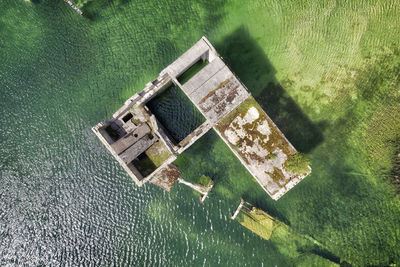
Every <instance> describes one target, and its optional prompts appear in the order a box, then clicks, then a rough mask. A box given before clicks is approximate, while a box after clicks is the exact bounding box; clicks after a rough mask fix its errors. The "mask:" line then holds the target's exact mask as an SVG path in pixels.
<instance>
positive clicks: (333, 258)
mask: <svg viewBox="0 0 400 267" xmlns="http://www.w3.org/2000/svg"><path fill="white" fill-rule="evenodd" d="M36 2H37V3H35V4H28V3H26V2H25V1H11V0H6V1H1V2H0V36H1V39H0V59H1V60H0V88H2V90H3V91H2V93H3V97H2V98H1V100H0V101H1V104H2V107H3V108H2V109H1V110H0V112H1V115H2V116H0V122H1V124H2V125H3V126H2V127H1V128H0V136H1V140H2V141H3V140H4V141H3V142H2V145H1V146H0V147H1V148H0V157H1V158H2V162H1V172H2V175H1V176H0V182H1V183H2V184H4V187H3V188H2V189H0V191H1V192H0V193H1V196H2V201H1V203H0V235H1V237H2V238H1V240H0V263H1V265H10V264H19V265H24V264H26V265H80V264H81V265H90V264H94V265H102V266H109V265H112V264H114V265H123V264H125V265H150V266H154V265H156V266H157V265H159V266H168V265H172V266H188V265H193V266H215V265H217V264H218V265H221V266H223V265H225V266H260V265H262V264H264V266H274V265H277V266H298V265H300V264H304V265H305V266H324V264H325V263H326V262H325V260H328V259H329V261H330V262H334V263H341V264H342V265H345V264H349V265H353V266H388V265H390V264H393V265H399V264H400V250H399V247H400V230H399V225H400V196H399V186H398V182H397V181H398V176H399V172H398V154H399V148H398V140H399V129H400V105H399V102H400V77H399V75H400V71H399V70H400V51H399V50H400V6H399V5H398V1H395V0H393V1H391V0H377V1H367V0H361V1H333V0H332V1H330V0H328V1H311V0H301V1H300V0H299V1H269V0H267V1H264V0H254V1H233V0H228V1H219V0H217V1H215V0H214V1H186V0H185V1H183V0H174V1H172V0H158V1H153V0H150V1H129V0H119V1H108V0H107V1H106V0H91V1H87V2H86V1H74V3H76V4H77V5H79V4H85V5H84V6H83V7H82V10H83V12H84V13H85V14H86V16H84V17H81V16H79V15H77V14H76V12H74V11H73V10H72V9H71V8H69V7H68V5H67V4H66V3H64V1H50V0H40V1H36ZM202 35H206V36H207V38H208V39H209V40H210V41H211V42H212V43H213V44H214V45H215V47H216V49H217V51H218V52H219V53H220V54H221V56H222V57H223V58H224V60H225V61H226V62H227V63H228V64H229V66H230V68H231V69H232V70H233V71H234V72H235V74H236V75H237V76H238V77H239V78H240V80H241V81H242V82H243V83H244V84H245V85H246V86H247V87H248V89H249V90H250V91H251V93H252V95H253V96H254V97H255V99H256V100H257V102H258V103H259V104H260V105H261V107H262V108H263V109H264V110H265V111H266V113H267V114H268V115H269V116H270V117H271V119H272V120H273V121H274V122H275V123H276V125H277V126H278V128H279V129H280V130H281V131H282V132H283V133H284V134H285V136H286V137H287V138H288V140H289V141H290V142H291V143H292V144H293V145H294V147H295V148H296V149H297V150H298V151H299V152H301V153H303V154H305V155H306V156H307V158H309V160H310V161H311V163H312V174H311V175H310V176H308V177H307V178H306V179H304V180H303V181H302V182H300V183H299V184H298V185H297V186H296V187H294V188H293V189H291V190H290V191H289V192H288V193H287V194H286V195H285V196H283V197H282V198H281V199H280V200H279V201H273V200H272V199H270V198H269V197H268V195H267V194H266V193H265V192H264V191H263V190H262V189H261V188H260V186H259V185H258V183H257V182H256V181H255V180H254V179H253V178H252V177H251V175H250V174H249V173H248V172H247V170H246V169H244V167H243V166H242V165H241V164H240V162H239V161H238V160H237V159H236V157H235V156H234V155H233V154H232V152H231V151H230V150H229V148H228V147H227V146H226V145H225V143H224V142H222V140H220V138H219V137H218V136H217V135H216V134H215V133H214V132H213V131H210V132H209V133H207V134H206V135H205V136H204V137H203V138H201V139H200V140H198V141H197V142H196V144H194V145H193V146H192V147H191V148H190V149H188V150H187V151H185V153H183V154H182V155H181V156H180V157H179V158H178V160H177V161H176V163H177V165H179V167H180V169H181V171H182V176H183V177H184V178H185V179H188V180H192V181H193V182H198V179H199V177H201V176H202V175H206V176H208V177H210V178H211V179H212V180H213V181H214V182H215V186H214V188H213V191H211V194H210V195H209V198H207V200H206V201H205V202H204V203H203V204H199V201H198V196H196V195H195V194H194V193H193V192H191V190H188V189H187V188H183V187H182V186H180V185H176V186H175V187H174V189H173V190H172V191H171V193H170V194H167V193H164V192H163V191H162V190H161V189H158V188H155V187H153V186H152V185H148V186H145V187H141V188H135V187H133V182H132V181H130V180H129V178H128V177H127V175H126V174H125V173H124V171H123V170H122V169H120V168H119V167H118V166H117V164H116V163H115V162H114V160H113V159H112V156H111V155H108V154H107V153H106V151H105V150H103V149H102V148H101V147H100V145H99V143H98V142H97V140H96V137H95V136H94V135H93V134H92V133H91V131H90V128H91V127H92V126H93V125H94V124H95V123H96V122H97V121H101V120H103V119H105V118H107V117H110V116H111V114H112V113H113V112H114V111H115V110H116V109H117V108H118V107H120V106H121V104H122V103H123V102H124V101H125V100H126V99H127V98H128V97H130V96H131V95H132V94H134V93H135V92H139V91H140V90H142V89H143V87H144V85H145V84H146V83H147V82H148V81H151V80H152V79H153V78H155V77H156V76H157V74H158V72H159V71H160V70H161V69H163V67H165V66H166V65H168V64H169V63H171V62H172V61H173V60H174V59H175V58H176V57H177V56H179V55H180V54H181V53H182V52H183V51H186V49H187V48H188V47H190V46H191V45H193V44H194V43H195V42H196V41H197V40H198V39H199V38H200V37H201V36H202ZM185 119H187V118H185ZM240 197H243V198H244V199H246V200H247V201H249V202H250V203H253V204H254V205H255V206H257V207H259V208H260V209H262V210H264V211H266V212H267V213H268V214H270V215H271V216H273V217H274V218H277V219H278V220H279V221H281V222H282V223H284V224H285V225H287V226H288V227H290V228H291V229H292V230H293V231H294V232H296V233H297V234H299V235H302V236H310V237H311V238H312V239H313V240H315V241H316V242H318V244H319V245H318V246H314V245H313V242H311V241H309V240H308V241H300V240H299V239H298V238H297V237H296V235H292V234H287V232H282V233H281V232H278V231H276V232H275V233H274V234H273V235H271V238H270V239H269V240H268V241H267V240H264V239H262V238H260V237H259V236H257V235H255V234H253V233H251V232H250V231H247V230H246V229H243V227H242V226H241V225H240V224H239V223H237V222H235V221H232V220H230V216H231V215H232V213H233V211H234V209H235V208H236V207H237V202H238V199H239V198H240ZM13 222H18V223H13ZM275 234H276V238H274V235H275ZM278 237H279V238H278ZM301 240H304V239H303V238H302V239H301ZM305 240H307V239H305ZM301 242H306V244H305V245H304V246H303V245H301V244H303V243H301ZM309 242H310V243H309ZM318 247H323V250H320V249H318ZM315 254H317V255H320V257H318V258H316V257H314V256H312V255H315Z"/></svg>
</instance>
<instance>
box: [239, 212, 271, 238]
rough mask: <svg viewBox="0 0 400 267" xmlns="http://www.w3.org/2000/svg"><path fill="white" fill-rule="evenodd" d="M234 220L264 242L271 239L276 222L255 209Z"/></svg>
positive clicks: (241, 214)
mask: <svg viewBox="0 0 400 267" xmlns="http://www.w3.org/2000/svg"><path fill="white" fill-rule="evenodd" d="M236 219H237V220H238V222H239V223H240V224H241V225H243V226H244V227H246V228H247V229H249V230H250V231H252V232H253V233H255V234H256V235H258V236H260V237H262V238H264V239H266V240H269V239H270V238H271V235H272V232H273V231H274V229H275V228H276V226H277V222H276V220H275V219H274V218H273V217H272V216H270V215H269V214H267V213H266V212H264V211H262V210H260V209H257V208H256V207H253V208H251V210H249V211H245V212H241V213H240V214H239V215H238V216H237V217H236Z"/></svg>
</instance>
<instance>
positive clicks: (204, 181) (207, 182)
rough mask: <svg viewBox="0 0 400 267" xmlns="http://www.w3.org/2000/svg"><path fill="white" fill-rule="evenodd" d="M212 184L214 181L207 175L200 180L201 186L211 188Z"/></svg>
mask: <svg viewBox="0 0 400 267" xmlns="http://www.w3.org/2000/svg"><path fill="white" fill-rule="evenodd" d="M211 183H212V179H211V178H210V177H208V176H206V175H202V176H200V178H199V184H201V185H204V186H206V187H209V186H210V185H211Z"/></svg>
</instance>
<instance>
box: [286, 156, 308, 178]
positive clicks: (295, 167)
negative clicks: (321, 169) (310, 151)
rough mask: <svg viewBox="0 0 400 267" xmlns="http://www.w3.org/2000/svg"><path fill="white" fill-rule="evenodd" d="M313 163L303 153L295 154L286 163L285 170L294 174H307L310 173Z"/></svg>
mask: <svg viewBox="0 0 400 267" xmlns="http://www.w3.org/2000/svg"><path fill="white" fill-rule="evenodd" d="M310 164H311V161H310V160H309V159H308V158H307V157H306V155H304V154H302V153H297V154H294V155H293V156H291V157H289V159H288V160H287V161H286V162H285V168H286V169H287V170H288V171H290V172H293V173H297V174H305V173H307V172H309V171H310V167H309V166H310Z"/></svg>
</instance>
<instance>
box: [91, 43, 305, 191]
mask: <svg viewBox="0 0 400 267" xmlns="http://www.w3.org/2000/svg"><path fill="white" fill-rule="evenodd" d="M198 63H201V64H200V65H201V69H200V70H198V71H197V73H192V71H193V70H194V69H195V68H194V67H193V68H191V67H192V66H200V65H198ZM189 69H190V71H188V70H189ZM189 74H190V75H189ZM185 75H186V76H185ZM182 77H185V79H183V78H182ZM180 81H181V82H182V84H181V82H180ZM171 85H175V86H177V87H179V88H180V89H181V90H182V91H183V92H184V94H185V95H186V96H187V97H188V98H189V100H190V101H191V102H192V103H193V105H194V106H195V107H196V108H197V109H198V110H199V112H200V113H201V114H202V115H203V116H204V118H205V122H203V124H202V125H200V126H198V127H197V128H196V129H195V130H194V131H192V132H191V133H190V134H188V135H187V136H186V137H185V138H183V140H182V141H180V142H179V143H176V142H175V141H174V140H172V138H171V137H170V136H172V135H171V133H170V132H168V130H167V127H165V126H164V125H163V124H161V123H160V121H159V120H158V118H157V116H155V115H154V114H152V113H151V112H150V109H149V108H148V107H147V105H146V104H147V103H148V102H149V101H150V100H151V99H153V98H154V97H157V96H158V95H159V94H161V93H162V92H163V91H164V90H165V89H167V88H168V87H169V86H171ZM249 99H252V98H251V94H250V92H249V91H248V90H247V88H246V87H245V86H244V85H243V84H242V82H241V81H240V80H239V79H238V78H237V77H236V76H235V74H233V72H232V71H231V70H230V69H229V67H228V66H227V65H226V64H225V62H224V61H223V59H222V58H221V57H220V56H219V54H218V53H217V51H216V50H215V48H214V47H213V46H212V45H211V43H210V42H209V41H208V40H207V38H206V37H202V38H201V39H200V40H199V41H198V42H197V43H196V44H195V45H193V46H192V47H191V48H189V49H188V50H187V51H186V52H185V53H183V54H182V55H181V56H180V57H179V58H177V59H176V60H175V61H174V62H173V63H171V64H170V65H169V66H167V67H166V68H165V69H163V70H162V71H161V72H160V75H159V76H158V77H157V78H156V79H154V80H153V81H152V82H149V83H147V84H146V86H145V88H144V89H143V90H142V91H140V92H138V93H135V94H134V95H133V96H132V97H130V98H129V99H128V100H127V101H125V103H124V105H123V106H122V107H121V108H119V109H118V111H117V112H115V113H114V114H113V117H112V119H110V120H109V121H106V122H102V123H99V124H97V125H96V126H94V127H93V128H92V130H93V132H94V133H95V134H96V135H97V136H98V138H99V139H100V141H101V142H102V143H103V144H104V145H105V147H106V148H107V149H108V150H109V151H110V152H111V154H112V155H113V156H114V157H115V158H116V160H117V161H118V162H119V164H120V165H121V166H122V167H123V168H124V169H125V170H126V171H127V173H128V174H129V175H130V176H131V177H132V179H133V181H134V182H135V183H136V184H137V185H138V186H141V185H143V184H144V183H146V182H148V181H150V182H152V183H153V184H156V185H158V186H160V187H161V188H163V189H165V190H167V191H169V190H170V189H171V188H172V186H173V184H174V182H175V181H176V180H177V179H178V177H179V175H180V173H179V170H178V169H177V167H176V166H175V165H172V162H173V161H174V160H175V159H176V158H177V156H178V155H179V154H180V153H183V152H184V151H185V150H186V149H188V148H189V147H190V146H191V145H192V144H193V143H195V142H196V141H197V140H198V139H199V138H201V137H202V136H203V135H204V134H205V133H206V132H208V131H209V130H210V129H211V128H214V129H215V130H216V131H217V133H218V134H219V136H220V137H221V138H222V139H223V141H224V142H225V143H227V144H228V146H229V147H230V148H231V150H232V151H233V152H234V154H235V155H236V156H237V157H238V158H239V160H240V162H241V163H242V164H243V165H244V166H245V167H246V168H247V169H248V170H249V172H250V173H251V174H252V175H253V176H254V177H255V179H256V180H257V181H258V182H259V183H260V185H261V186H262V187H263V189H264V190H265V191H266V192H267V193H268V194H269V195H270V196H271V197H272V198H273V199H278V198H279V197H281V196H282V195H283V194H284V193H286V192H287V191H288V190H289V189H290V188H292V187H293V186H294V185H295V184H297V183H298V182H299V181H300V180H301V179H303V178H304V177H305V176H306V175H302V176H296V175H294V174H292V173H290V172H287V171H286V170H285V167H284V162H285V161H286V159H287V158H288V157H290V156H291V154H294V153H296V150H295V149H294V148H293V147H292V145H291V144H290V143H289V141H287V140H286V138H285V137H284V135H283V134H282V133H281V132H280V131H279V129H277V128H276V127H275V125H274V124H273V122H272V121H270V119H269V118H268V119H265V118H267V117H268V116H267V115H266V114H265V112H264V111H262V110H260V108H259V110H257V109H255V108H254V107H251V105H249V104H248V103H249ZM251 103H253V102H251ZM252 105H253V106H254V105H255V104H252ZM257 108H258V106H257ZM238 110H240V111H243V110H244V111H246V112H247V113H244V114H240V113H238V114H236V113H235V112H236V111H238ZM263 114H264V115H263ZM172 119H173V118H172ZM268 123H269V124H268ZM250 125H253V126H254V127H253V128H251V129H250V128H249V126H250ZM274 127H275V128H276V129H275V128H274ZM271 131H275V133H277V134H275V136H278V137H274V138H275V139H276V138H278V141H279V140H280V139H282V140H283V141H284V147H282V149H283V150H282V151H287V153H288V154H287V155H286V154H284V152H282V151H281V150H279V149H278V148H277V149H276V151H267V147H269V145H268V142H269V141H268V140H269V139H268V136H269V134H270V132H271ZM260 136H261V137H262V138H261V137H260ZM253 139H254V140H253ZM278 141H276V140H275V141H274V142H278ZM278 143H279V142H278ZM281 143H282V142H281ZM244 144H245V145H244ZM273 145H274V144H273ZM205 149H206V148H205ZM285 149H286V150H285ZM289 154H290V155H289ZM255 159H256V160H255ZM205 160H206V159H205ZM310 171H311V169H310ZM282 173H283V174H284V175H285V177H286V178H287V179H286V180H279V181H278V182H277V181H276V180H273V178H274V177H278V176H279V175H281V174H282ZM264 176H265V177H264ZM271 177H272V178H271Z"/></svg>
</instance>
